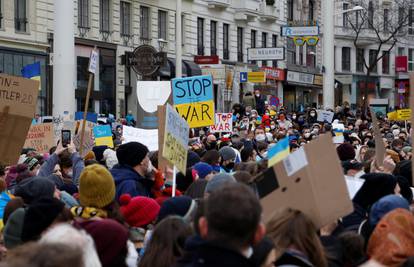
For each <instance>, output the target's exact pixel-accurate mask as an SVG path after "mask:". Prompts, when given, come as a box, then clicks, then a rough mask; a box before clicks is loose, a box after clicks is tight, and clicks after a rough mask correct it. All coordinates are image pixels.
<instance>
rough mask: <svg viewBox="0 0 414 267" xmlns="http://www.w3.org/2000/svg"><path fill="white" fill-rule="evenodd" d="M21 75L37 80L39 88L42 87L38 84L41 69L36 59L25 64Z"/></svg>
mask: <svg viewBox="0 0 414 267" xmlns="http://www.w3.org/2000/svg"><path fill="white" fill-rule="evenodd" d="M21 72H22V76H23V77H24V78H27V79H31V80H35V81H38V82H39V90H41V89H42V87H41V84H40V76H41V70H40V62H39V61H37V62H35V63H33V64H29V65H26V66H24V67H23V68H22V70H21Z"/></svg>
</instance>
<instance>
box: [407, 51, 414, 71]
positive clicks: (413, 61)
mask: <svg viewBox="0 0 414 267" xmlns="http://www.w3.org/2000/svg"><path fill="white" fill-rule="evenodd" d="M408 71H414V49H413V48H409V49H408Z"/></svg>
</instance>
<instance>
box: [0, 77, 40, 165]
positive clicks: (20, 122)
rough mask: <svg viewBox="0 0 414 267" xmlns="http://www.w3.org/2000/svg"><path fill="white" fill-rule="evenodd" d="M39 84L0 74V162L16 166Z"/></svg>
mask: <svg viewBox="0 0 414 267" xmlns="http://www.w3.org/2000/svg"><path fill="white" fill-rule="evenodd" d="M38 93H39V82H38V81H35V80H30V79H25V78H20V77H14V76H9V75H6V74H0V127H1V132H0V162H1V163H3V164H7V165H13V164H16V163H17V160H18V158H19V155H20V153H21V151H22V148H23V145H24V142H25V140H26V137H27V132H28V131H29V128H30V125H31V123H32V119H33V115H34V113H35V112H36V105H37V95H38Z"/></svg>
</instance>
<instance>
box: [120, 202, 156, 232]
mask: <svg viewBox="0 0 414 267" xmlns="http://www.w3.org/2000/svg"><path fill="white" fill-rule="evenodd" d="M119 202H120V204H121V208H120V209H121V213H122V216H123V217H124V219H125V221H126V222H127V223H128V224H129V226H132V227H144V226H146V225H148V224H150V223H151V222H153V221H155V219H156V218H157V216H158V212H159V211H160V205H158V203H157V202H156V201H155V200H154V199H152V198H148V197H134V198H131V195H129V194H123V195H121V196H120V197H119Z"/></svg>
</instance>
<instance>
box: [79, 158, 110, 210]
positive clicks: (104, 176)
mask: <svg viewBox="0 0 414 267" xmlns="http://www.w3.org/2000/svg"><path fill="white" fill-rule="evenodd" d="M114 199H115V182H114V178H112V175H111V173H110V172H109V171H108V170H107V169H106V168H105V167H103V166H101V165H99V164H93V165H89V166H87V167H86V168H84V169H83V171H82V173H81V176H80V178H79V201H80V204H81V206H84V207H95V208H103V207H105V206H107V205H109V204H110V203H111V202H112V201H113V200H114Z"/></svg>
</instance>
